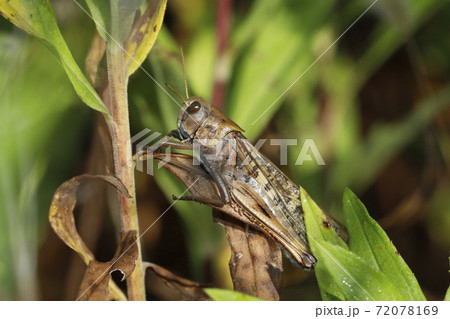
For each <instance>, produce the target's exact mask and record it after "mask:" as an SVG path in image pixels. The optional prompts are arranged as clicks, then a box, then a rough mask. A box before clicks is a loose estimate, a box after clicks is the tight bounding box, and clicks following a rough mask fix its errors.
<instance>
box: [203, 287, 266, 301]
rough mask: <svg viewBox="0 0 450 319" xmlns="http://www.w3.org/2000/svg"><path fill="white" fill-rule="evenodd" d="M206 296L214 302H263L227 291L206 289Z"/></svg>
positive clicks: (240, 293) (239, 293)
mask: <svg viewBox="0 0 450 319" xmlns="http://www.w3.org/2000/svg"><path fill="white" fill-rule="evenodd" d="M205 291H206V293H207V294H208V296H210V297H211V298H212V299H214V300H215V301H263V300H262V299H259V298H256V297H253V296H250V295H246V294H243V293H242V292H237V291H233V290H227V289H218V288H207V289H205Z"/></svg>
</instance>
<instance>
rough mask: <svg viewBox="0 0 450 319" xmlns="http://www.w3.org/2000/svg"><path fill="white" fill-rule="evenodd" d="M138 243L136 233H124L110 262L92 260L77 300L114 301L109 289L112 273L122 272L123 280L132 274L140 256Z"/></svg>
mask: <svg viewBox="0 0 450 319" xmlns="http://www.w3.org/2000/svg"><path fill="white" fill-rule="evenodd" d="M136 241H137V238H136V231H129V232H127V233H122V234H121V239H120V243H119V246H118V247H117V250H116V253H115V255H114V257H113V258H112V259H111V260H110V261H108V262H104V263H103V262H98V261H95V260H91V261H90V262H89V265H88V268H87V270H86V272H85V274H84V277H83V280H82V282H81V285H80V289H79V294H78V296H79V297H78V299H77V300H81V301H87V300H114V299H115V298H114V296H113V295H112V294H111V293H110V289H109V288H110V283H111V282H112V281H111V273H112V272H114V271H117V270H118V271H120V272H121V273H122V275H123V277H122V280H124V279H125V278H127V277H129V276H130V275H131V274H132V272H133V270H134V267H135V265H136V259H137V256H138V247H137V243H136Z"/></svg>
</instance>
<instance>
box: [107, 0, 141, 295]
mask: <svg viewBox="0 0 450 319" xmlns="http://www.w3.org/2000/svg"><path fill="white" fill-rule="evenodd" d="M111 13H112V15H113V14H114V13H116V14H117V13H118V3H117V1H111ZM116 18H117V17H116ZM117 21H118V19H114V17H113V16H112V17H111V22H112V24H111V35H112V37H113V38H114V39H119V36H118V35H119V30H118V26H119V23H115V22H117ZM106 54H107V64H108V85H109V87H108V89H109V101H108V102H109V103H108V104H109V107H110V110H111V113H112V118H113V121H112V122H110V123H111V124H110V130H111V137H112V148H113V155H114V171H115V175H116V176H117V177H118V178H119V179H120V180H121V181H122V182H123V184H124V185H125V186H126V187H127V189H128V192H129V194H130V195H131V198H127V197H126V196H124V195H123V194H120V193H119V195H118V196H119V204H120V214H121V226H122V231H123V232H128V231H132V230H135V231H136V232H137V236H138V238H139V225H138V216H137V209H136V200H135V198H136V191H135V183H134V167H133V165H132V151H131V142H130V123H129V116H128V99H127V85H128V78H127V76H126V74H125V66H124V52H123V49H122V48H121V47H120V46H119V45H118V44H117V43H116V42H115V41H108V46H107V49H106ZM137 245H138V251H139V255H138V257H137V259H136V267H135V269H134V271H133V273H132V275H131V276H130V277H128V278H127V291H128V299H129V300H145V286H144V272H143V268H142V254H141V245H140V241H139V240H137Z"/></svg>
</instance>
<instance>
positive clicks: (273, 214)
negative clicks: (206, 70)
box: [147, 86, 345, 270]
mask: <svg viewBox="0 0 450 319" xmlns="http://www.w3.org/2000/svg"><path fill="white" fill-rule="evenodd" d="M169 88H170V89H172V88H171V87H170V86H169ZM172 91H174V92H175V93H176V94H177V95H178V96H180V97H181V98H182V99H183V104H182V106H181V110H180V113H179V115H178V120H177V129H176V130H173V131H171V132H170V133H169V134H168V135H167V136H166V137H164V138H163V139H162V140H161V141H160V142H158V143H157V144H156V145H155V146H153V147H151V148H149V149H148V150H147V153H152V152H155V151H157V150H159V149H161V148H164V147H172V148H174V149H180V150H194V156H195V158H196V159H197V161H198V162H199V163H200V165H201V166H202V167H203V169H204V171H206V172H207V174H208V175H209V177H211V179H212V180H213V181H214V183H215V185H216V188H217V191H218V193H219V194H218V195H219V199H216V198H214V199H209V198H204V197H199V196H184V197H181V198H178V199H181V200H191V201H196V202H200V203H203V204H206V205H209V206H215V207H222V206H223V205H228V204H230V202H231V201H233V202H234V203H237V204H238V205H239V207H240V208H241V209H240V211H241V212H242V214H244V215H245V218H246V219H247V220H249V221H250V222H251V225H253V226H254V225H256V226H257V227H258V229H259V230H261V231H262V232H263V233H265V234H266V235H267V236H269V237H271V238H273V239H274V240H275V241H276V242H278V243H279V245H280V246H281V247H282V248H283V250H284V251H285V252H286V253H287V254H286V255H287V256H288V257H289V259H290V260H291V261H292V262H293V263H294V264H295V265H296V266H298V267H300V268H303V269H307V270H308V269H312V268H313V267H314V264H315V263H316V259H315V257H314V256H313V255H312V253H311V251H310V249H309V244H308V239H307V236H306V230H305V224H304V220H303V211H302V206H301V201H300V192H299V187H298V186H297V185H296V184H295V183H294V182H292V181H291V180H290V179H289V178H288V177H287V176H286V175H285V174H284V173H283V172H282V171H281V170H280V169H279V168H278V167H276V166H275V165H274V164H273V163H272V162H271V161H270V160H269V159H268V158H266V157H265V156H264V155H263V154H261V153H260V152H259V151H258V150H257V149H256V148H255V147H254V146H253V145H252V143H251V142H250V141H249V140H248V139H247V138H245V136H244V135H243V132H244V130H243V129H241V128H240V127H239V126H238V125H237V124H236V123H234V122H233V121H232V120H231V119H229V118H228V117H227V116H226V115H225V114H223V113H222V112H221V111H220V110H219V109H218V108H216V107H214V106H213V105H211V104H210V103H208V101H206V100H205V99H203V98H201V97H197V96H193V97H189V96H188V93H187V92H186V95H187V99H184V98H183V97H182V96H181V95H180V94H178V93H177V92H176V91H175V90H173V89H172ZM186 91H187V90H186ZM172 137H174V138H176V139H178V140H179V141H174V140H172V139H171V138H172ZM255 203H256V205H258V208H255ZM327 222H328V225H330V226H331V227H333V228H334V229H335V230H336V231H338V233H341V234H344V233H345V230H344V229H343V226H342V225H340V224H339V223H338V222H337V221H335V220H334V219H332V218H331V216H330V217H329V218H328V221H327ZM343 237H345V235H343Z"/></svg>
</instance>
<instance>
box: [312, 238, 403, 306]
mask: <svg viewBox="0 0 450 319" xmlns="http://www.w3.org/2000/svg"><path fill="white" fill-rule="evenodd" d="M310 245H311V250H312V252H313V254H314V256H316V258H317V260H318V261H317V264H316V271H319V272H318V273H317V274H316V275H317V276H318V278H317V281H318V282H319V285H320V288H321V292H322V288H323V287H322V285H323V283H324V280H323V278H319V275H323V274H326V277H325V279H326V280H331V282H327V283H326V286H325V288H327V290H326V292H327V293H330V294H331V295H334V296H336V297H339V296H343V297H344V300H347V301H357V300H367V301H375V300H404V299H403V295H402V294H401V292H399V291H398V290H397V289H396V287H395V286H394V284H393V283H392V282H391V281H390V280H389V279H388V278H387V277H386V275H385V274H383V273H382V272H381V271H378V270H376V269H374V268H373V267H371V265H369V264H368V263H366V262H365V261H364V260H363V259H362V258H361V257H360V256H358V255H356V254H355V253H353V252H351V251H349V250H347V249H345V248H343V247H341V246H336V245H333V244H331V243H329V242H326V241H323V240H317V241H314V243H310ZM329 287H333V290H332V291H331V292H330V291H329V290H330V289H329ZM336 291H339V292H340V294H336ZM322 296H323V297H326V295H325V294H324V292H322Z"/></svg>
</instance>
